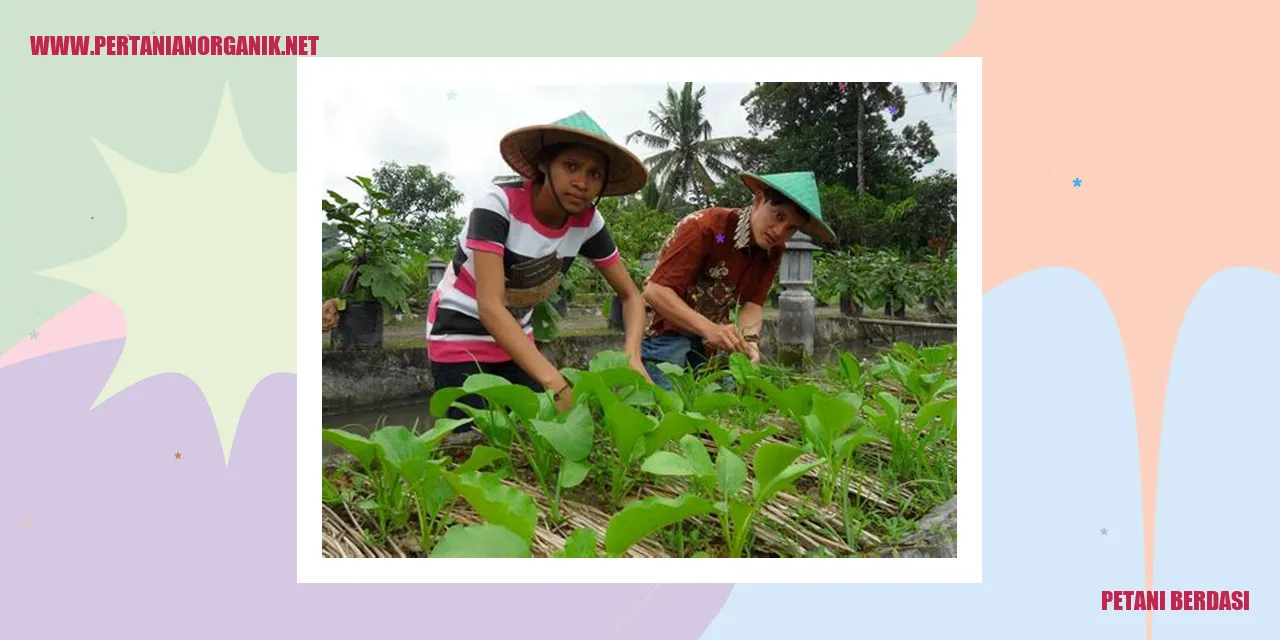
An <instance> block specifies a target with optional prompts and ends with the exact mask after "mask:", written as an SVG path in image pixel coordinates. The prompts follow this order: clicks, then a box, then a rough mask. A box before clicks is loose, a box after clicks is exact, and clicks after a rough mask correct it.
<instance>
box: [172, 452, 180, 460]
mask: <svg viewBox="0 0 1280 640" xmlns="http://www.w3.org/2000/svg"><path fill="white" fill-rule="evenodd" d="M173 458H174V459H175V460H181V459H182V454H181V453H174V454H173Z"/></svg>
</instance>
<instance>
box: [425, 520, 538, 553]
mask: <svg viewBox="0 0 1280 640" xmlns="http://www.w3.org/2000/svg"><path fill="white" fill-rule="evenodd" d="M532 556H533V553H532V552H531V551H530V549H529V542H528V541H526V540H525V539H523V538H521V537H520V536H518V535H516V534H515V533H514V532H512V531H511V530H510V529H507V528H506V527H500V526H498V525H496V524H488V523H486V524H477V525H472V526H469V527H452V528H450V529H449V531H448V532H446V533H445V534H444V537H442V538H441V539H440V542H439V544H437V545H436V548H435V550H434V551H433V552H432V553H431V557H432V558H529V557H532Z"/></svg>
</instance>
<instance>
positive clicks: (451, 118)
mask: <svg viewBox="0 0 1280 640" xmlns="http://www.w3.org/2000/svg"><path fill="white" fill-rule="evenodd" d="M388 85H389V86H388ZM681 85H682V83H680V82H673V83H671V86H673V87H676V88H677V89H678V88H679V87H680V86H681ZM697 86H698V85H695V88H696V87H697ZM703 86H706V89H707V92H706V95H705V96H704V97H703V105H704V114H705V117H706V118H707V120H708V121H709V122H710V123H711V126H712V136H715V137H718V136H733V135H747V134H749V130H748V127H747V114H746V110H745V109H743V107H742V106H741V105H740V104H739V102H740V101H741V100H742V98H743V96H745V95H746V94H747V92H749V91H750V90H751V85H750V84H749V83H741V84H706V85H703ZM325 87H326V98H325V115H324V119H325V136H326V140H325V142H326V144H327V149H326V152H325V158H324V160H325V162H324V167H325V175H324V187H325V189H333V190H334V191H337V192H338V193H341V194H343V195H344V196H347V197H349V198H352V199H356V198H358V197H359V194H360V190H359V188H358V187H356V186H355V185H354V184H351V183H350V182H348V181H347V180H346V176H353V175H371V172H372V171H373V169H374V168H376V167H377V166H378V165H379V164H380V163H381V162H382V161H384V160H387V161H392V160H394V161H399V162H400V163H401V164H406V165H407V164H419V163H421V164H425V165H427V166H429V167H431V169H432V170H433V171H436V172H445V173H448V174H449V175H450V176H451V177H452V179H453V184H454V186H455V187H457V188H458V189H459V190H460V191H461V192H462V194H463V198H464V200H463V202H462V204H461V205H460V206H459V207H458V209H457V212H458V213H464V212H466V211H469V210H470V203H471V200H472V198H473V197H474V196H475V195H476V194H477V193H479V192H480V190H482V189H484V188H485V186H486V185H488V184H489V183H490V182H491V181H492V180H493V178H494V176H497V175H503V174H511V173H514V172H513V171H512V170H511V169H510V167H508V166H507V164H506V163H505V162H503V160H502V156H501V155H499V153H498V141H499V140H500V139H501V138H502V136H503V134H505V133H506V132H508V131H510V130H512V129H515V128H517V127H521V126H525V125H529V124H537V123H545V122H551V121H553V120H557V119H559V118H562V117H564V116H567V115H569V114H571V113H574V112H576V111H579V110H585V111H586V112H587V113H588V114H589V115H591V117H592V118H594V119H595V120H596V122H598V123H600V126H601V127H603V128H604V130H605V131H607V132H608V133H609V135H610V137H612V138H613V139H614V140H615V141H617V142H623V141H624V140H625V138H626V136H627V134H629V133H631V132H633V131H635V130H636V129H642V130H644V131H649V132H652V131H653V128H652V126H651V124H650V122H649V116H648V112H649V111H650V110H656V109H657V104H658V102H659V101H660V100H662V98H663V96H664V94H665V92H666V85H663V84H618V85H611V86H578V87H572V86H546V87H538V88H533V89H530V88H529V87H487V88H486V87H476V86H469V87H459V88H456V89H454V88H450V87H448V86H443V85H439V84H432V83H431V82H430V81H429V80H424V81H421V82H409V81H406V80H405V79H401V81H399V82H392V83H378V82H370V78H368V77H366V76H364V75H363V74H359V73H350V74H333V75H331V76H329V78H328V79H326V80H325ZM902 88H903V92H904V93H905V94H906V95H907V96H908V100H907V114H906V117H904V118H902V119H901V120H899V121H898V122H896V123H893V127H894V129H895V130H899V131H900V130H901V129H902V127H904V126H906V125H908V124H911V123H914V122H919V121H921V120H924V121H927V122H928V123H929V126H931V127H932V128H933V131H934V144H935V145H936V146H937V147H938V152H939V155H938V158H937V160H935V161H934V162H933V164H932V165H929V166H928V167H926V169H925V173H932V172H934V171H937V170H939V169H945V170H948V171H951V172H953V173H954V172H955V171H956V145H955V139H956V134H955V131H956V116H955V113H954V112H952V111H951V110H950V109H949V108H948V106H947V104H946V103H944V102H943V101H942V100H941V99H940V98H939V96H938V95H937V94H936V93H935V94H930V95H926V94H925V93H924V90H923V89H922V88H921V87H920V85H919V84H918V83H904V84H903V86H902ZM450 92H453V95H452V97H451V96H450ZM628 146H629V147H630V148H631V150H632V151H633V152H635V153H636V154H637V155H638V156H639V157H640V158H642V159H643V158H646V157H648V156H650V155H653V154H655V153H657V152H658V150H655V149H650V148H647V147H644V146H643V145H641V144H640V143H639V141H637V142H635V143H633V144H631V145H628ZM317 213H318V215H321V216H323V213H322V212H320V211H319V210H318V209H317Z"/></svg>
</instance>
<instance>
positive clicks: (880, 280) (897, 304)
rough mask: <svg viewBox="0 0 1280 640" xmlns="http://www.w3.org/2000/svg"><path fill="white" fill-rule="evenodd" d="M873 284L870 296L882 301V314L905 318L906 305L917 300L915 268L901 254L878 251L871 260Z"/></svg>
mask: <svg viewBox="0 0 1280 640" xmlns="http://www.w3.org/2000/svg"><path fill="white" fill-rule="evenodd" d="M871 273H872V274H873V275H872V279H873V284H872V289H871V290H872V291H873V292H874V295H873V296H871V297H872V298H874V299H875V300H876V302H877V303H878V302H881V301H882V302H883V303H884V314H885V315H886V316H888V317H890V318H894V317H897V318H905V317H906V315H907V307H908V306H910V305H913V304H915V303H916V301H917V300H918V297H917V291H918V284H917V283H916V278H915V274H916V270H915V269H914V268H912V267H911V266H910V265H908V264H907V263H906V262H905V261H904V260H903V259H902V257H901V256H899V255H898V254H896V253H893V252H890V251H880V252H879V253H877V254H876V255H875V257H874V258H873V262H872V267H871Z"/></svg>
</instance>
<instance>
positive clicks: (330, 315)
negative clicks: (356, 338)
mask: <svg viewBox="0 0 1280 640" xmlns="http://www.w3.org/2000/svg"><path fill="white" fill-rule="evenodd" d="M322 309H323V321H322V324H321V326H322V327H323V329H322V331H331V330H332V329H333V328H334V327H336V326H338V301H337V300H336V299H333V298H330V299H328V300H325V301H324V306H323V307H322Z"/></svg>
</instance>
